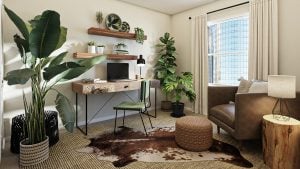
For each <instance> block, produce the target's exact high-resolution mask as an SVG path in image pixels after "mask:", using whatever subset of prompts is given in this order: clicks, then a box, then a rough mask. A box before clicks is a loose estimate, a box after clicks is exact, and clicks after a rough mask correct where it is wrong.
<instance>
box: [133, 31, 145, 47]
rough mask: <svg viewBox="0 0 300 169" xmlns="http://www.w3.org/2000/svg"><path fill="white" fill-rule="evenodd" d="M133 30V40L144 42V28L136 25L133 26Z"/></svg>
mask: <svg viewBox="0 0 300 169" xmlns="http://www.w3.org/2000/svg"><path fill="white" fill-rule="evenodd" d="M134 32H135V40H136V42H137V43H140V44H143V43H144V30H143V29H142V28H139V27H136V28H134Z"/></svg>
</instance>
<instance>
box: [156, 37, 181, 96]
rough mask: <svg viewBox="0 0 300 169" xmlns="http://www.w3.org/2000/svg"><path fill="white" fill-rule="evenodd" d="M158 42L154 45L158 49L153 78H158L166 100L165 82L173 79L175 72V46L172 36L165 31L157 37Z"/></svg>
mask: <svg viewBox="0 0 300 169" xmlns="http://www.w3.org/2000/svg"><path fill="white" fill-rule="evenodd" d="M159 40H160V43H159V44H158V45H156V47H157V49H158V57H159V58H158V61H157V63H156V65H155V78H157V79H158V80H160V84H161V88H162V90H163V92H164V93H165V94H166V99H167V100H168V93H169V92H168V90H166V84H168V83H169V82H171V81H174V80H175V77H176V76H175V72H176V67H177V65H176V63H175V61H176V57H175V55H176V48H175V46H174V44H175V41H174V38H173V37H170V34H169V33H165V34H164V36H163V37H160V38H159Z"/></svg>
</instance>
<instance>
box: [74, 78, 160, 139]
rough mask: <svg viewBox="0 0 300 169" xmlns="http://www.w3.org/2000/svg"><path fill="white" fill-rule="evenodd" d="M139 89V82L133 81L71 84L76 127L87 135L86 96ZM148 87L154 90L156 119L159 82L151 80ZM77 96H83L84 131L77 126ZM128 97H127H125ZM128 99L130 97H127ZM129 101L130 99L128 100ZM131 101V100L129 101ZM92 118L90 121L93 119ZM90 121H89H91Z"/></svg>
mask: <svg viewBox="0 0 300 169" xmlns="http://www.w3.org/2000/svg"><path fill="white" fill-rule="evenodd" d="M140 87H141V81H139V80H133V81H126V82H106V83H83V82H73V83H72V90H73V91H74V92H75V93H76V127H77V128H78V129H79V130H80V131H81V132H82V133H84V134H85V135H87V133H88V129H87V128H88V95H90V94H101V93H114V94H115V93H117V92H126V91H132V90H139V89H140ZM150 87H151V88H154V95H155V96H154V97H155V101H154V116H153V115H151V116H152V117H155V118H156V88H158V87H160V86H159V81H158V80H154V79H151V80H150ZM78 94H81V95H85V131H83V129H81V128H80V127H79V126H78ZM114 94H113V95H112V96H111V97H110V98H109V99H108V100H106V101H105V103H104V104H103V105H102V107H101V108H100V109H99V111H97V112H96V113H95V114H94V115H93V118H94V117H95V116H96V115H97V114H98V113H99V112H100V111H101V110H102V108H103V107H104V106H105V105H106V104H107V103H108V102H109V101H110V100H111V99H112V98H113V97H114ZM127 96H128V95H127ZM128 97H129V96H128ZM129 98H130V97H129ZM130 99H131V98H130ZM131 100H132V99H131ZM93 118H92V119H93ZM92 119H90V120H92Z"/></svg>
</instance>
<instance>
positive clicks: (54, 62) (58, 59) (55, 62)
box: [49, 52, 68, 67]
mask: <svg viewBox="0 0 300 169" xmlns="http://www.w3.org/2000/svg"><path fill="white" fill-rule="evenodd" d="M67 53H68V52H63V53H61V54H59V55H58V56H56V57H55V58H54V59H52V60H51V62H50V64H49V67H52V66H56V65H59V64H60V63H61V62H62V61H63V59H64V57H66V56H67Z"/></svg>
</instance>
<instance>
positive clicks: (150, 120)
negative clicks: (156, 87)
mask: <svg viewBox="0 0 300 169" xmlns="http://www.w3.org/2000/svg"><path fill="white" fill-rule="evenodd" d="M146 113H147V116H148V119H149V122H150V125H151V128H153V126H152V122H151V119H150V115H149V112H148V110H147V111H146Z"/></svg>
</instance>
